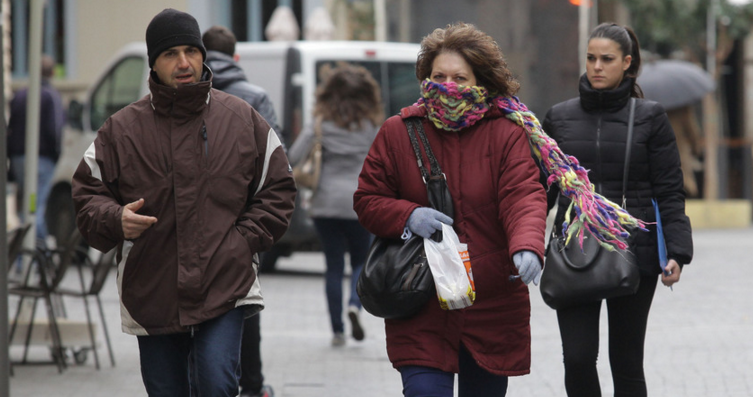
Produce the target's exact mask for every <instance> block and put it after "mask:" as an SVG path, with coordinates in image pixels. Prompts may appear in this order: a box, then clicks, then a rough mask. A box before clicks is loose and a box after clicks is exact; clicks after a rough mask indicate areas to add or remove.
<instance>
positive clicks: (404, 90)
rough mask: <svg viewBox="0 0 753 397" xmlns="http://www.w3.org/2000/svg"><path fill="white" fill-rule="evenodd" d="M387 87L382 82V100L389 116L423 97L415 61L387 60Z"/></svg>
mask: <svg viewBox="0 0 753 397" xmlns="http://www.w3.org/2000/svg"><path fill="white" fill-rule="evenodd" d="M387 76H389V78H388V79H386V80H387V84H386V85H387V88H386V89H385V87H384V86H385V84H384V83H382V101H384V102H385V104H384V105H385V109H384V114H385V116H387V117H390V116H394V115H396V114H398V113H400V109H402V108H404V107H406V106H410V105H412V104H414V103H416V101H417V100H418V98H419V97H421V88H420V85H419V83H418V80H417V79H416V65H415V63H398V62H387Z"/></svg>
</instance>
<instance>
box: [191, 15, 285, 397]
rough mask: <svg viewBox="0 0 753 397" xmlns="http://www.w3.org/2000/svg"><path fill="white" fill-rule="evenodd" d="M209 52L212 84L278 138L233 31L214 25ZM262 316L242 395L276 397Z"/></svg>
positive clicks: (254, 323)
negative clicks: (267, 377) (264, 351)
mask: <svg viewBox="0 0 753 397" xmlns="http://www.w3.org/2000/svg"><path fill="white" fill-rule="evenodd" d="M201 40H202V42H203V43H204V47H205V48H206V49H207V60H206V64H207V66H208V67H209V69H211V70H212V73H213V74H214V78H213V79H212V85H213V86H214V88H217V89H218V90H222V91H225V92H227V93H228V94H232V95H235V96H237V97H239V98H241V99H243V100H244V101H246V102H248V104H249V105H251V106H252V107H253V108H254V109H256V111H257V112H259V114H260V115H261V117H263V118H264V120H266V121H267V123H268V124H269V125H270V126H271V127H272V129H274V130H275V133H277V134H278V135H277V136H278V137H280V135H279V127H278V126H277V116H276V115H275V109H274V107H273V106H272V101H271V100H270V99H269V96H268V95H267V92H266V91H264V89H263V88H261V87H259V86H256V85H253V84H251V83H249V82H248V80H247V79H246V74H245V73H244V72H243V69H241V67H240V66H238V63H237V62H238V54H236V52H235V43H236V41H237V40H236V38H235V35H234V34H233V32H231V31H230V30H228V29H227V28H225V27H223V26H212V27H211V28H209V29H208V30H207V31H206V32H204V35H203V36H202V37H201ZM261 366H262V363H261V313H259V314H257V315H255V316H251V317H248V318H246V320H245V321H244V322H243V340H242V342H241V379H240V384H241V391H242V393H241V396H242V397H273V396H274V391H273V389H272V386H269V385H265V384H264V374H263V373H262V371H261Z"/></svg>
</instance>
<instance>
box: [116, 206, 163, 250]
mask: <svg viewBox="0 0 753 397" xmlns="http://www.w3.org/2000/svg"><path fill="white" fill-rule="evenodd" d="M143 206H144V199H138V200H137V201H134V202H132V203H129V204H126V205H125V206H124V207H123V216H122V217H121V223H122V225H123V236H124V237H125V238H126V240H132V239H135V238H139V237H140V236H141V233H144V230H146V229H149V227H150V226H152V225H153V224H155V223H157V218H155V217H153V216H144V215H139V214H137V213H136V211H138V210H140V209H141V207H143Z"/></svg>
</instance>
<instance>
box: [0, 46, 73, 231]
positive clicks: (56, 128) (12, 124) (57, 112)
mask: <svg viewBox="0 0 753 397" xmlns="http://www.w3.org/2000/svg"><path fill="white" fill-rule="evenodd" d="M54 74H55V61H54V60H53V59H52V58H51V57H50V56H48V55H43V56H42V87H41V92H40V97H41V107H40V114H39V116H40V117H39V121H40V124H39V162H38V164H37V202H36V208H37V210H36V238H37V241H38V242H39V243H41V244H43V245H44V241H45V239H46V238H47V223H46V222H45V219H44V218H45V210H46V207H47V198H48V197H49V194H50V188H51V186H50V182H51V180H52V176H53V174H54V173H55V164H56V163H57V161H58V157H60V145H61V137H62V133H63V126H64V125H65V108H64V107H63V101H62V99H61V98H60V93H59V92H58V91H57V90H56V89H55V87H53V86H52V83H51V80H52V77H53V76H54ZM28 94H29V90H28V88H24V89H22V90H20V91H18V93H16V95H15V96H14V97H13V99H12V100H11V102H10V120H9V123H8V139H7V144H8V146H7V150H8V158H9V159H10V164H11V167H10V170H11V171H10V172H11V176H12V178H13V180H15V182H16V183H17V185H18V186H19V189H18V195H17V197H18V198H19V199H18V200H17V201H16V202H17V203H18V209H19V211H22V210H23V205H21V204H22V203H23V197H24V195H23V184H24V165H25V164H24V161H25V159H26V103H27V98H28ZM21 215H22V214H19V216H20V217H21V219H22V221H23V217H22V216H21ZM58 243H59V242H58Z"/></svg>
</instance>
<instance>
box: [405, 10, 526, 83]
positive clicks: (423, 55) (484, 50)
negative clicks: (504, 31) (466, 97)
mask: <svg viewBox="0 0 753 397" xmlns="http://www.w3.org/2000/svg"><path fill="white" fill-rule="evenodd" d="M443 52H455V53H458V54H460V56H462V57H463V59H465V61H466V62H468V64H469V65H470V66H471V68H472V69H473V74H474V75H475V76H476V80H477V81H478V85H480V86H483V87H484V88H486V89H487V90H489V93H490V94H491V95H500V96H505V97H508V96H512V95H515V93H517V92H518V89H519V88H520V84H518V82H517V80H515V78H514V77H513V75H512V72H511V71H510V69H508V67H507V62H505V59H504V55H503V54H502V50H500V49H499V46H498V45H497V42H495V41H494V39H492V37H491V36H489V35H488V34H486V33H484V32H482V31H480V30H478V29H477V28H476V27H475V26H474V25H472V24H467V23H463V22H460V23H457V24H450V25H447V27H446V28H444V29H435V30H434V31H433V32H432V33H431V34H430V35H428V36H426V37H424V39H423V40H422V41H421V50H420V52H419V53H418V60H417V61H416V77H417V78H418V80H419V81H423V80H425V79H426V78H428V77H429V76H430V75H431V70H432V67H433V65H434V59H435V58H436V57H437V55H439V54H441V53H443Z"/></svg>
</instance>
